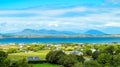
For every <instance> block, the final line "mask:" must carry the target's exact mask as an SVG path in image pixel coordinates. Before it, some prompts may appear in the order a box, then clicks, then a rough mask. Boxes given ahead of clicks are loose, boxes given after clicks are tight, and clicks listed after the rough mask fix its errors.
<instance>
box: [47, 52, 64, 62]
mask: <svg viewBox="0 0 120 67" xmlns="http://www.w3.org/2000/svg"><path fill="white" fill-rule="evenodd" d="M62 55H65V53H64V52H63V51H50V52H49V53H48V54H47V56H46V60H47V61H48V62H49V63H53V64H57V63H58V60H59V59H60V57H61V56H62Z"/></svg>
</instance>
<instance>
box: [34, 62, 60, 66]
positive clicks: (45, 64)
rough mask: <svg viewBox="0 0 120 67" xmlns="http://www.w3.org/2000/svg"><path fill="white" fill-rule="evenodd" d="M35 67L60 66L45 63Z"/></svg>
mask: <svg viewBox="0 0 120 67" xmlns="http://www.w3.org/2000/svg"><path fill="white" fill-rule="evenodd" d="M33 67H59V66H58V65H53V64H48V63H43V64H34V65H33Z"/></svg>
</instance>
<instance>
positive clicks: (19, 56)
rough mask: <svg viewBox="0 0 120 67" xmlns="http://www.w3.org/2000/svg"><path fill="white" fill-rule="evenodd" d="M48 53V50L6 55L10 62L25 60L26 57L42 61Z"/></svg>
mask: <svg viewBox="0 0 120 67" xmlns="http://www.w3.org/2000/svg"><path fill="white" fill-rule="evenodd" d="M48 52H49V50H41V51H39V52H29V53H12V54H9V55H8V58H10V59H12V60H16V59H17V60H19V59H23V58H26V57H28V56H37V57H39V58H40V59H42V60H44V59H45V57H46V55H47V53H48Z"/></svg>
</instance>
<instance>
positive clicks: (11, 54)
mask: <svg viewBox="0 0 120 67" xmlns="http://www.w3.org/2000/svg"><path fill="white" fill-rule="evenodd" d="M31 54H32V55H31ZM29 56H38V57H39V58H40V60H45V59H46V61H47V62H48V63H50V64H56V65H58V66H60V67H119V66H120V45H119V44H118V43H111V44H89V43H85V44H74V43H63V44H58V45H55V44H47V45H45V44H32V45H31V44H27V45H22V47H20V45H17V44H16V45H2V46H0V66H2V67H29V66H31V64H28V63H27V61H26V59H27V57H29ZM6 65H8V66H6ZM22 65H23V66H22ZM38 65H39V64H38Z"/></svg>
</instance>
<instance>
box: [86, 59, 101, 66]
mask: <svg viewBox="0 0 120 67" xmlns="http://www.w3.org/2000/svg"><path fill="white" fill-rule="evenodd" d="M84 67H101V65H100V64H99V63H98V62H97V61H93V60H91V61H87V62H85V64H84Z"/></svg>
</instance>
